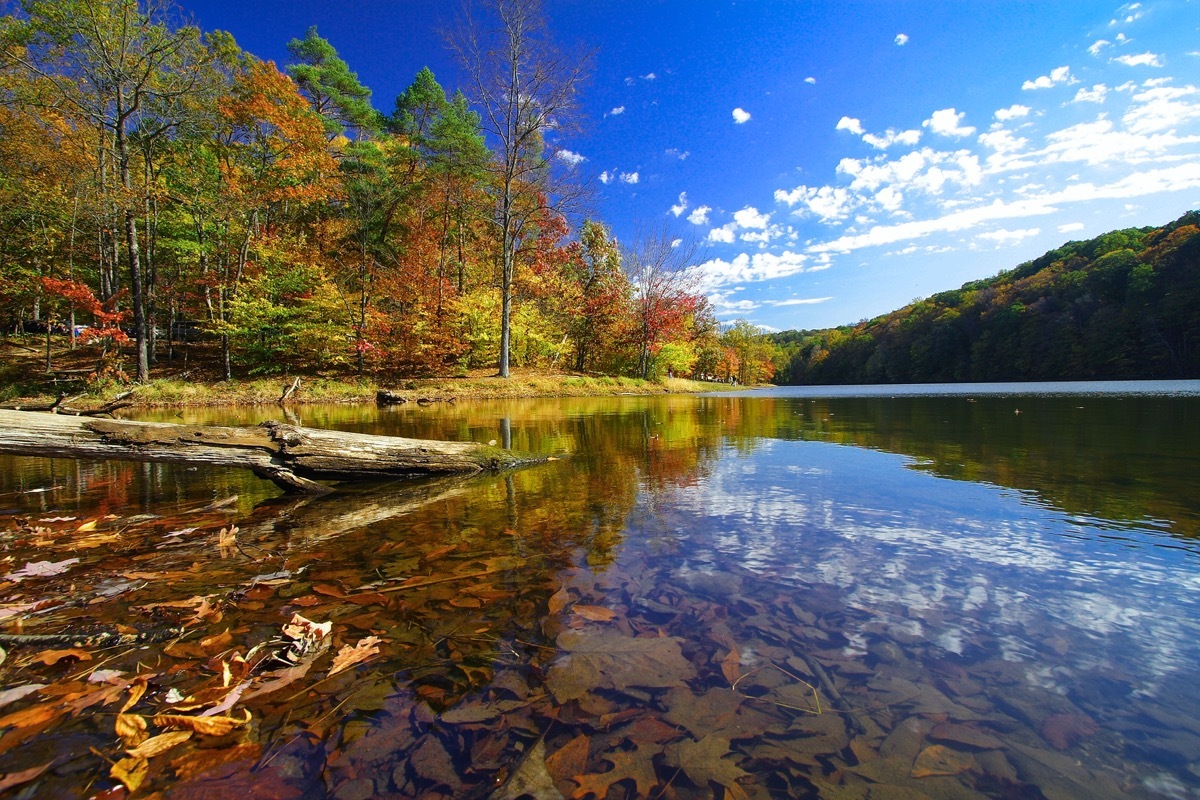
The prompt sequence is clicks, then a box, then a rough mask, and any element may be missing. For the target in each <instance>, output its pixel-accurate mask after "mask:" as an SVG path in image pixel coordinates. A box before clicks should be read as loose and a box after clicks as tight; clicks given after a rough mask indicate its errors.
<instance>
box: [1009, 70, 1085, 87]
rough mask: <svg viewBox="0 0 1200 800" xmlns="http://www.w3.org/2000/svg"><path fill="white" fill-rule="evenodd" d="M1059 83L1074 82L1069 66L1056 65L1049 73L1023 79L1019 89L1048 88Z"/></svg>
mask: <svg viewBox="0 0 1200 800" xmlns="http://www.w3.org/2000/svg"><path fill="white" fill-rule="evenodd" d="M1060 83H1067V84H1070V83H1075V79H1074V78H1072V77H1071V68H1070V67H1056V68H1054V69H1052V70H1050V74H1049V75H1042V76H1040V77H1037V78H1034V79H1033V80H1031V81H1025V82H1024V83H1022V84H1021V89H1022V90H1023V91H1026V92H1028V91H1030V90H1032V89H1049V88H1051V87H1054V86H1058V85H1059V84H1060Z"/></svg>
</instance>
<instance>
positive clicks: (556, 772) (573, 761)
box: [546, 733, 591, 789]
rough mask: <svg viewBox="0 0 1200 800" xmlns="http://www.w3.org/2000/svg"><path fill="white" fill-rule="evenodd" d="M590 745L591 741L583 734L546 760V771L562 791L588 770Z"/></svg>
mask: <svg viewBox="0 0 1200 800" xmlns="http://www.w3.org/2000/svg"><path fill="white" fill-rule="evenodd" d="M590 744H591V740H590V739H589V738H588V737H587V736H586V735H585V734H582V733H581V734H579V735H578V736H576V737H575V738H574V739H572V740H571V741H569V742H567V743H566V744H564V745H563V746H562V747H560V748H558V749H557V750H555V751H554V753H553V754H551V755H550V756H548V757H547V758H546V771H547V772H549V773H550V777H551V778H553V779H554V784H555V785H556V786H558V787H559V788H560V789H561V788H562V787H563V786H566V785H568V784H567V783H566V781H568V780H570V779H571V778H572V777H573V776H575V775H579V774H580V773H582V772H583V771H584V770H585V769H587V759H588V747H589V746H590Z"/></svg>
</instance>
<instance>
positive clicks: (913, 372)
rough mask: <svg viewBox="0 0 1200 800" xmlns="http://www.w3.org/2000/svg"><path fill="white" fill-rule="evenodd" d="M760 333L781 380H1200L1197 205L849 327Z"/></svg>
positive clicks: (1070, 246)
mask: <svg viewBox="0 0 1200 800" xmlns="http://www.w3.org/2000/svg"><path fill="white" fill-rule="evenodd" d="M771 338H772V339H773V340H774V341H775V342H776V344H778V345H779V346H780V347H781V348H783V350H784V351H785V354H786V356H785V359H784V364H785V366H784V367H783V368H782V369H780V370H779V371H778V372H777V373H776V376H775V380H776V382H777V383H783V384H807V385H813V384H859V383H949V382H964V381H1047V380H1152V379H1168V378H1200V212H1197V211H1189V212H1188V213H1186V214H1184V215H1183V216H1182V217H1180V218H1179V219H1177V220H1175V221H1174V222H1172V223H1170V224H1168V225H1164V226H1162V227H1159V228H1155V227H1147V228H1126V229H1124V230H1116V231H1112V232H1111V233H1106V234H1103V235H1102V236H1097V237H1096V238H1095V239H1089V240H1088V241H1083V242H1067V243H1066V244H1064V245H1063V246H1062V247H1059V248H1058V249H1056V250H1051V251H1050V252H1048V253H1046V254H1045V255H1043V256H1041V257H1040V258H1036V259H1034V260H1032V261H1027V262H1025V263H1024V264H1021V265H1020V266H1018V267H1016V268H1015V269H1011V270H1006V271H1004V272H1001V273H1000V274H999V275H996V276H995V277H993V278H988V279H985V280H980V281H972V282H971V283H966V284H963V286H962V287H961V288H959V289H955V290H952V291H948V292H941V293H940V294H935V295H933V296H932V297H929V298H927V299H925V300H921V301H918V302H916V303H912V304H910V305H907V306H905V307H904V308H901V309H899V310H897V311H893V312H891V313H890V314H885V315H883V316H880V317H876V318H875V319H872V320H868V321H866V322H860V323H858V324H857V325H852V326H843V327H839V328H831V329H827V330H815V331H783V332H781V333H776V334H772V335H771Z"/></svg>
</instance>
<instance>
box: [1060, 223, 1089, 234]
mask: <svg viewBox="0 0 1200 800" xmlns="http://www.w3.org/2000/svg"><path fill="white" fill-rule="evenodd" d="M1081 230H1083V223H1082V222H1068V223H1066V224H1065V225H1059V226H1058V232H1059V233H1074V232H1075V231H1081Z"/></svg>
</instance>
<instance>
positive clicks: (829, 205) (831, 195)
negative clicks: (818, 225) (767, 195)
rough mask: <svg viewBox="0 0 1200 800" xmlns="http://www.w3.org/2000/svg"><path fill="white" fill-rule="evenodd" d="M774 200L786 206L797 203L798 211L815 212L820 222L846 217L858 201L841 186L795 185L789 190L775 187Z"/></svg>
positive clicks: (834, 220) (835, 220)
mask: <svg viewBox="0 0 1200 800" xmlns="http://www.w3.org/2000/svg"><path fill="white" fill-rule="evenodd" d="M775 202H777V203H786V204H787V205H788V206H794V205H797V204H799V205H800V209H799V212H798V213H801V214H803V213H805V212H809V213H812V214H816V215H817V216H818V217H820V219H821V222H837V221H839V220H843V219H845V218H846V217H848V216H849V215H850V212H851V211H853V210H854V208H855V207H856V206H857V205H858V202H859V201H858V198H856V197H855V196H853V195H851V194H850V192H849V191H848V190H847V189H845V188H843V187H841V186H838V187H834V186H821V187H819V188H818V187H815V186H797V187H796V188H795V189H793V190H791V191H790V192H787V191H784V190H783V189H776V190H775Z"/></svg>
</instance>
